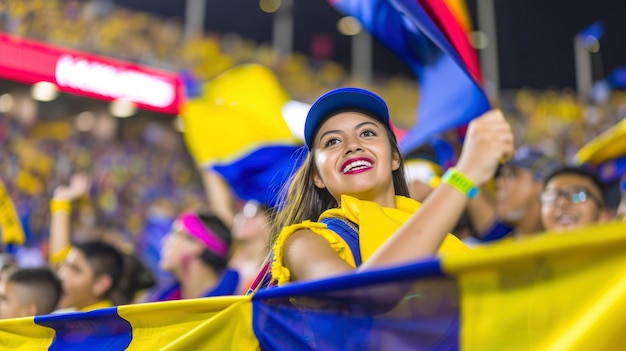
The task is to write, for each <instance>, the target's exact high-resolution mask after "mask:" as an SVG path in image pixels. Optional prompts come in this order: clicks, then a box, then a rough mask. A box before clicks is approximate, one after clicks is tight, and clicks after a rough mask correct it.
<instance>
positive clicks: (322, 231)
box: [271, 220, 355, 285]
mask: <svg viewBox="0 0 626 351" xmlns="http://www.w3.org/2000/svg"><path fill="white" fill-rule="evenodd" d="M319 239H323V242H322V241H320V240H319ZM326 243H327V244H328V245H330V248H332V250H333V251H335V252H336V253H337V254H338V255H339V257H341V259H343V260H344V261H346V262H348V264H350V265H352V266H353V267H355V263H354V259H353V257H352V254H351V250H350V248H349V246H348V244H347V243H346V242H345V240H344V239H343V238H341V236H340V235H339V234H337V233H335V232H334V231H332V230H330V229H328V227H327V226H326V224H324V223H321V222H314V221H309V220H307V221H304V222H301V223H298V224H293V225H290V226H287V227H285V228H284V229H283V230H282V231H281V233H280V234H279V235H278V238H277V239H276V243H275V244H274V247H273V248H272V254H273V260H272V266H271V272H272V278H273V279H274V280H277V283H278V285H282V284H284V283H287V282H289V281H290V277H291V273H290V271H289V269H288V268H287V267H286V266H285V259H286V257H285V253H286V249H287V248H289V249H292V247H295V248H297V247H301V248H304V247H307V246H308V244H314V245H324V244H326ZM301 244H303V245H301ZM292 252H293V251H292Z"/></svg>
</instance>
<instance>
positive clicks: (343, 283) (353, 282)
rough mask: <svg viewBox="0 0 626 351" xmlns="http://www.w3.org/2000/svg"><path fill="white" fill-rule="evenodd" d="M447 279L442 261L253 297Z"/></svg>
mask: <svg viewBox="0 0 626 351" xmlns="http://www.w3.org/2000/svg"><path fill="white" fill-rule="evenodd" d="M443 276H445V273H444V272H443V270H442V269H441V263H440V262H439V260H438V259H433V260H428V261H420V262H417V263H413V264H410V265H406V266H400V267H393V268H386V269H380V270H375V271H369V272H358V273H348V274H346V275H341V276H338V277H334V278H328V279H324V280H319V281H312V282H302V283H291V284H288V285H284V286H281V287H277V288H273V289H265V290H261V291H259V292H257V293H256V294H255V295H254V296H253V297H252V300H260V299H272V298H280V297H289V296H291V295H306V294H307V293H310V292H311V291H315V292H318V293H324V292H330V291H336V290H340V289H350V288H358V287H362V286H367V285H371V284H372V282H379V283H388V282H403V281H406V280H411V279H418V278H425V277H443Z"/></svg>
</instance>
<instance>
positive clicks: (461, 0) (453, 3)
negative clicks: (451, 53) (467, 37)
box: [444, 0, 473, 33]
mask: <svg viewBox="0 0 626 351" xmlns="http://www.w3.org/2000/svg"><path fill="white" fill-rule="evenodd" d="M444 2H445V3H446V6H448V8H449V9H450V12H452V15H453V16H454V18H456V20H457V21H458V22H459V24H460V25H461V28H463V31H464V32H465V33H469V32H471V31H472V30H473V29H472V20H471V18H470V15H469V11H468V10H467V4H466V2H465V0H444Z"/></svg>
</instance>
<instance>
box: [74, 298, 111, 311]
mask: <svg viewBox="0 0 626 351" xmlns="http://www.w3.org/2000/svg"><path fill="white" fill-rule="evenodd" d="M113 306H114V305H113V302H111V301H110V300H102V301H99V302H96V303H94V304H92V305H89V306H85V307H83V308H81V309H80V311H93V310H97V309H100V308H107V307H113Z"/></svg>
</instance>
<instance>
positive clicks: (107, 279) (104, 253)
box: [58, 241, 123, 311]
mask: <svg viewBox="0 0 626 351" xmlns="http://www.w3.org/2000/svg"><path fill="white" fill-rule="evenodd" d="M59 265H60V266H59V269H58V275H59V278H60V279H61V283H62V286H63V295H62V296H61V300H60V302H59V308H60V309H61V310H63V311H71V310H79V311H90V310H94V309H98V308H105V307H111V306H113V302H112V301H111V292H112V291H113V289H114V287H115V286H116V285H117V284H118V282H119V279H120V277H121V275H122V269H123V267H122V265H123V258H122V255H121V254H120V253H119V251H118V250H117V249H115V248H114V247H113V246H112V245H110V244H107V243H105V242H101V241H91V242H86V243H80V244H75V245H73V246H72V248H71V249H70V250H69V252H68V253H67V255H66V257H65V259H64V260H63V261H61V262H60V263H59Z"/></svg>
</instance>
